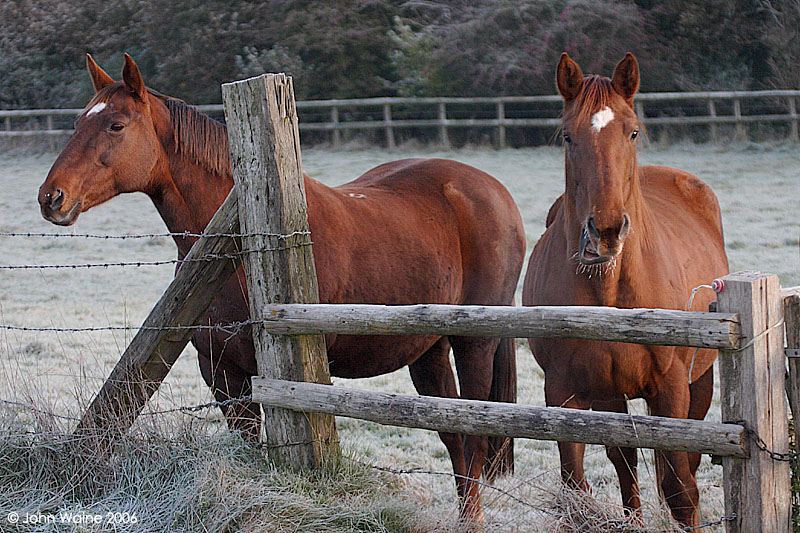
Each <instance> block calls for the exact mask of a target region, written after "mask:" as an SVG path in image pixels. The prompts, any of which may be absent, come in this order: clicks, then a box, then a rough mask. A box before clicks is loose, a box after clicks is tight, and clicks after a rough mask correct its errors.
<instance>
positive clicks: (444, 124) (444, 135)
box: [439, 102, 450, 148]
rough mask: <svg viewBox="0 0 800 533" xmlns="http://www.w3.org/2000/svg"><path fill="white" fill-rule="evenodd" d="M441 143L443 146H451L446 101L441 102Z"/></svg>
mask: <svg viewBox="0 0 800 533" xmlns="http://www.w3.org/2000/svg"><path fill="white" fill-rule="evenodd" d="M439 144H441V145H442V147H443V148H450V138H449V137H448V136H447V109H446V107H445V104H444V102H440V103H439Z"/></svg>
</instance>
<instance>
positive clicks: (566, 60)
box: [556, 52, 583, 102]
mask: <svg viewBox="0 0 800 533" xmlns="http://www.w3.org/2000/svg"><path fill="white" fill-rule="evenodd" d="M582 85H583V72H581V67H579V66H578V64H577V63H576V62H574V61H573V60H572V59H570V57H569V56H568V55H567V53H566V52H564V53H562V54H561V60H559V62H558V68H557V69H556V87H558V92H559V93H561V96H563V97H564V100H566V101H567V102H570V101H572V100H574V99H575V97H576V96H578V93H579V92H580V91H581V86H582Z"/></svg>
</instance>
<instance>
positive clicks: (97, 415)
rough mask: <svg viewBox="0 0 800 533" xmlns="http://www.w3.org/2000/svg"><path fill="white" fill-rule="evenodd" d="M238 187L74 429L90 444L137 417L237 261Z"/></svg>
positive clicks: (100, 443) (104, 443)
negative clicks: (231, 236) (227, 235)
mask: <svg viewBox="0 0 800 533" xmlns="http://www.w3.org/2000/svg"><path fill="white" fill-rule="evenodd" d="M237 198H238V196H237V191H236V188H233V189H232V190H231V192H230V193H229V194H228V198H227V199H226V200H225V202H223V204H222V205H221V206H220V208H219V209H218V210H217V213H216V214H215V215H214V217H213V218H212V219H211V221H210V222H209V223H208V226H207V227H206V229H205V233H206V234H207V235H216V236H214V237H204V238H201V239H199V240H198V241H197V242H195V243H194V245H193V246H192V248H191V250H189V253H188V254H187V255H186V257H185V258H184V261H185V262H184V263H183V264H181V267H180V269H179V270H178V272H177V273H176V274H175V279H173V280H172V283H170V284H169V287H167V290H166V291H164V294H163V295H162V296H161V299H160V300H159V301H158V303H157V304H156V305H155V307H153V309H152V311H150V314H149V315H148V316H147V319H146V320H145V321H144V323H143V324H142V327H141V329H140V330H139V331H138V332H137V333H136V336H135V337H134V338H133V340H132V341H131V343H130V344H129V345H128V347H127V348H126V349H125V353H123V354H122V357H121V358H120V360H119V361H118V362H117V365H116V366H115V367H114V370H113V371H112V372H111V375H110V376H109V377H108V379H107V380H106V382H105V383H104V384H103V387H102V389H100V392H99V393H98V394H97V396H96V397H95V399H94V400H93V401H92V403H91V405H90V406H89V408H88V409H87V410H86V413H85V414H84V415H83V417H82V418H81V421H80V423H79V424H78V427H77V428H76V429H75V436H76V437H80V438H81V439H83V440H82V442H84V444H85V445H86V447H87V448H89V449H92V448H94V449H97V450H104V449H106V448H107V447H108V446H109V445H111V444H113V443H114V441H115V440H116V439H117V438H119V437H120V436H121V435H124V434H125V433H126V432H127V431H128V429H130V427H131V426H132V425H133V423H134V422H135V421H136V417H137V416H139V413H140V412H141V411H142V409H143V408H144V406H145V404H146V403H147V401H148V400H149V399H150V397H151V396H152V395H153V393H155V391H156V390H158V387H159V386H160V385H161V382H162V381H163V380H164V378H165V377H166V376H167V374H168V373H169V371H170V369H171V368H172V365H173V363H175V361H176V360H177V359H178V356H179V355H180V354H181V352H182V351H183V349H184V348H185V347H186V345H187V344H188V343H189V339H191V337H192V335H194V333H195V329H194V328H193V327H192V326H196V325H197V324H200V322H201V321H202V320H203V317H204V316H205V315H206V311H207V310H208V307H209V305H211V302H213V301H214V298H216V297H217V293H219V291H220V290H222V288H223V287H224V286H225V284H226V283H227V282H228V280H229V279H230V278H231V276H232V275H233V273H234V272H236V267H237V264H238V261H234V260H232V259H231V257H236V255H235V254H236V253H237V250H238V249H239V245H238V243H237V240H236V239H233V238H230V237H223V236H221V235H224V234H231V235H232V234H237V233H238V232H239V217H238V214H237V208H236V204H237V202H238V200H237Z"/></svg>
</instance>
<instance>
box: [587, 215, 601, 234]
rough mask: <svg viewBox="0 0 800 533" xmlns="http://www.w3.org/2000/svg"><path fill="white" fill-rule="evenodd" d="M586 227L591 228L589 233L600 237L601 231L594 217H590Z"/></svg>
mask: <svg viewBox="0 0 800 533" xmlns="http://www.w3.org/2000/svg"><path fill="white" fill-rule="evenodd" d="M586 229H587V230H589V233H590V234H591V235H593V236H594V237H596V238H598V239H599V238H600V231H599V230H598V229H597V226H595V224H594V217H589V220H587V221H586Z"/></svg>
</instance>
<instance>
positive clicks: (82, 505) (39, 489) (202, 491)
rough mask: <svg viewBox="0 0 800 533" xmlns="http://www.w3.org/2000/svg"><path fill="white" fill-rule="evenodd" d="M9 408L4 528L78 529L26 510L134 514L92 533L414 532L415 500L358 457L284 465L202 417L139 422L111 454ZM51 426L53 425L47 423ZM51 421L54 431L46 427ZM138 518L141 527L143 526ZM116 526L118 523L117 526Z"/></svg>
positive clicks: (3, 437) (4, 415)
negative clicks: (33, 519) (42, 520)
mask: <svg viewBox="0 0 800 533" xmlns="http://www.w3.org/2000/svg"><path fill="white" fill-rule="evenodd" d="M18 411H19V409H16V408H11V407H9V406H8V405H6V406H3V407H2V408H0V531H6V530H9V528H12V529H11V530H13V531H62V530H63V531H66V530H71V529H70V527H67V525H68V524H64V523H60V522H59V521H58V520H56V522H54V523H52V524H44V525H42V524H37V525H33V524H24V523H22V521H20V522H19V523H18V524H16V525H12V524H10V523H9V522H8V520H7V517H8V516H9V513H18V514H19V515H20V516H23V517H24V516H36V515H42V516H48V515H49V516H56V517H59V516H62V515H65V514H72V515H87V514H100V515H103V516H106V513H127V514H126V515H125V516H126V517H135V518H133V519H132V520H131V519H128V520H127V523H125V522H114V523H105V524H103V525H102V527H95V528H94V529H92V528H91V527H90V528H89V529H87V531H106V530H113V531H126V532H127V531H131V532H138V531H186V532H193V531H198V532H200V531H202V532H226V531H264V532H284V531H286V532H289V531H320V532H350V531H378V532H384V531H385V532H394V531H398V532H400V531H413V530H418V529H419V527H418V524H417V520H418V519H417V517H416V515H415V509H414V508H413V506H412V505H413V504H412V502H411V501H410V500H409V499H405V498H403V497H401V496H400V495H399V494H395V492H394V490H393V488H394V487H395V485H394V484H393V482H392V480H391V479H390V478H389V477H388V476H386V475H383V474H382V473H380V472H378V471H376V470H373V469H371V468H369V466H367V465H366V464H364V463H362V462H359V461H358V460H356V459H355V458H353V457H343V458H338V459H331V460H328V461H327V462H326V464H325V466H324V468H322V469H319V470H316V471H313V472H296V471H291V470H287V469H279V468H276V467H275V466H274V465H273V464H271V463H270V462H269V461H268V459H266V457H265V455H264V454H263V453H262V451H261V450H259V449H258V448H255V447H253V446H251V445H249V444H247V443H246V442H245V441H244V440H243V439H241V438H240V437H239V436H238V435H236V434H233V433H230V432H227V431H221V432H218V433H217V434H211V435H209V434H208V433H207V432H206V431H203V430H202V428H198V427H195V426H197V425H202V422H199V423H198V422H196V421H186V422H184V423H181V424H177V425H172V427H170V428H169V429H170V431H165V428H164V427H163V426H164V424H163V421H162V423H161V427H158V426H155V425H149V426H144V427H143V425H142V424H140V425H139V426H138V427H137V428H136V429H135V430H134V431H133V432H132V433H131V434H129V435H127V436H126V437H124V438H123V439H122V440H121V441H120V442H119V443H118V444H117V445H116V446H115V447H114V449H113V451H111V452H110V453H108V454H107V455H104V456H98V455H94V454H90V453H86V452H85V451H84V450H85V448H84V447H83V446H81V445H80V444H81V443H80V442H77V441H76V440H75V439H73V438H72V437H71V435H70V434H69V433H66V432H64V431H63V428H61V427H59V426H60V425H61V422H60V421H59V420H58V419H56V418H55V417H51V419H50V420H49V421H47V420H46V418H47V417H46V415H45V411H44V410H39V411H35V412H34V414H35V418H36V422H34V420H33V419H29V420H28V422H27V423H26V422H24V421H22V420H21V419H20V417H19V416H18ZM43 422H44V423H43ZM47 426H49V427H47ZM133 520H135V522H133ZM111 526H113V527H111Z"/></svg>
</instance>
